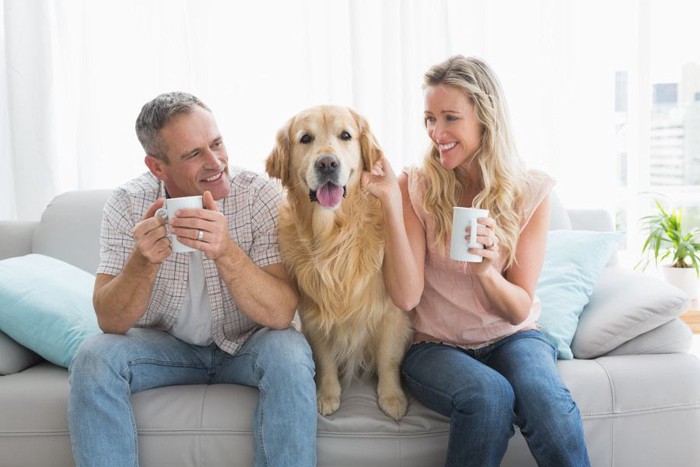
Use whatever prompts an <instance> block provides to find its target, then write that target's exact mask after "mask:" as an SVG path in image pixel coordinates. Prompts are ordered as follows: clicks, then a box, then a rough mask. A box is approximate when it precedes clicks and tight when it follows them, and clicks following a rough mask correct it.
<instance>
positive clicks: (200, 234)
mask: <svg viewBox="0 0 700 467" xmlns="http://www.w3.org/2000/svg"><path fill="white" fill-rule="evenodd" d="M202 239H204V231H203V230H198V231H197V241H200V242H201V241H202Z"/></svg>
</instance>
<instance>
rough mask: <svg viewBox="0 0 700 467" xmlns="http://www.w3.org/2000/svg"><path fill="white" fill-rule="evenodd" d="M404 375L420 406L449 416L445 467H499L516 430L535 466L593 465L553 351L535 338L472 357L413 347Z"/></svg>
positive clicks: (522, 336) (504, 342)
mask: <svg viewBox="0 0 700 467" xmlns="http://www.w3.org/2000/svg"><path fill="white" fill-rule="evenodd" d="M402 371H403V375H404V378H405V380H406V383H407V385H408V389H409V390H410V391H411V392H412V393H413V395H414V396H415V397H416V398H417V399H418V400H419V401H420V402H421V403H423V405H425V406H426V407H428V408H430V409H432V410H435V411H436V412H439V413H441V414H443V415H445V416H447V417H450V438H449V442H448V446H447V457H446V461H445V465H447V466H460V467H465V466H478V467H485V466H498V465H500V463H501V460H502V459H503V456H504V455H505V452H506V448H507V447H508V440H509V439H510V438H511V437H512V436H513V433H514V430H513V425H514V424H515V425H517V426H518V427H520V431H521V432H522V434H523V436H524V437H525V439H526V441H527V443H528V446H529V448H530V451H531V452H532V455H533V456H534V458H535V460H536V461H537V464H538V465H540V466H557V467H565V466H572V467H574V466H575V467H585V466H588V465H590V462H589V460H588V453H587V451H586V444H585V440H584V437H583V427H582V423H581V416H580V414H579V410H578V407H577V406H576V403H575V402H574V401H573V399H572V398H571V394H570V393H569V390H568V389H567V388H566V386H564V384H563V383H562V382H561V379H560V378H559V373H558V372H557V366H556V351H555V350H554V347H553V346H552V345H551V344H550V343H549V342H548V341H547V340H546V338H545V337H544V335H543V334H542V333H541V332H540V331H536V330H530V331H522V332H519V333H516V334H514V335H512V336H508V337H506V338H504V339H501V340H500V341H498V342H496V343H494V344H491V345H489V346H487V347H483V348H480V349H477V350H463V349H458V348H455V347H452V346H447V345H442V344H435V343H419V344H415V345H413V346H412V347H411V348H410V349H409V351H408V353H407V354H406V357H405V359H404V362H403V366H402Z"/></svg>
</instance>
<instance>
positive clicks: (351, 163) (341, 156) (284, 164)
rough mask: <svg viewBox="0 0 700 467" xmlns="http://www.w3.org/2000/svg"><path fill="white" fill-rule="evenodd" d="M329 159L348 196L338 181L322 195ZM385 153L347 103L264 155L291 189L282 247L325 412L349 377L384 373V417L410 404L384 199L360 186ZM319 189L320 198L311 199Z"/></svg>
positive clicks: (315, 116) (290, 131)
mask: <svg viewBox="0 0 700 467" xmlns="http://www.w3.org/2000/svg"><path fill="white" fill-rule="evenodd" d="M329 157H331V158H332V160H333V161H334V163H335V165H333V170H334V171H337V173H336V172H334V173H333V176H334V177H335V178H334V181H336V182H337V183H336V184H337V185H340V184H343V186H344V190H345V196H344V198H341V197H340V193H341V192H340V191H339V190H340V188H338V187H336V186H335V185H333V187H334V190H335V191H334V193H335V197H334V198H332V199H331V200H330V201H329V200H328V198H327V197H326V198H322V196H321V194H320V192H321V190H323V188H320V186H321V183H322V182H323V181H324V180H320V179H319V177H321V175H319V173H320V172H321V171H322V169H323V168H324V167H326V166H324V161H326V162H327V161H328V158H329ZM381 157H382V153H381V149H380V148H379V146H378V145H377V143H376V141H375V138H374V136H373V135H372V133H371V131H370V129H369V126H368V124H367V122H366V120H365V119H364V118H362V117H361V116H359V115H358V114H357V113H355V112H354V111H352V110H351V109H348V108H345V107H335V106H320V107H314V108H311V109H307V110H305V111H303V112H301V113H299V114H297V115H296V116H294V117H293V118H291V119H290V120H289V121H288V122H287V124H286V125H285V126H284V127H283V128H282V129H280V130H279V132H278V133H277V144H276V146H275V148H274V149H273V151H272V153H271V154H270V156H269V157H268V159H267V162H266V170H267V172H268V174H269V175H270V176H271V177H275V178H279V179H280V180H281V181H282V185H283V186H284V187H285V188H286V191H287V197H286V201H285V203H284V204H283V206H282V207H281V210H280V223H279V243H280V250H281V253H282V258H283V261H284V263H285V266H286V267H287V269H288V270H289V272H290V275H291V277H292V278H293V280H294V281H295V283H296V284H297V286H298V288H299V291H300V295H301V298H300V303H299V315H300V317H301V321H302V330H303V332H304V334H305V335H306V336H307V339H308V340H309V343H310V344H311V347H312V350H313V354H314V360H315V362H316V372H317V373H316V382H317V399H318V409H319V412H321V413H322V414H324V415H327V414H330V413H333V412H335V411H336V410H337V409H338V407H339V406H340V394H341V380H342V381H343V384H346V383H347V382H349V381H351V380H352V379H354V378H358V377H361V376H366V375H371V374H376V375H377V377H378V384H377V395H378V402H379V406H380V408H381V409H382V410H383V411H384V412H385V413H386V414H387V415H389V416H391V417H393V418H394V419H396V420H398V419H400V418H401V417H402V416H403V415H404V414H405V412H406V408H407V400H406V397H405V395H404V392H403V390H402V389H401V383H400V375H399V367H400V364H401V360H402V358H403V355H404V352H405V350H406V347H407V345H408V342H409V339H410V337H411V328H410V322H409V319H408V317H407V316H406V314H405V313H404V312H402V311H401V310H399V309H398V308H397V307H396V306H394V304H393V303H392V301H391V299H390V298H389V296H388V294H387V292H386V289H385V286H384V280H383V277H382V262H383V258H384V218H383V214H382V211H381V205H380V204H379V201H378V200H377V199H376V198H375V197H374V196H372V195H371V194H369V193H368V192H367V191H366V190H364V189H362V188H361V186H360V185H361V184H360V179H361V176H362V171H363V170H369V169H370V168H371V167H372V166H373V165H374V164H375V162H377V161H378V160H379V159H380V158H381ZM324 158H325V159H324ZM319 167H321V168H319ZM336 179H337V180H336ZM317 189H318V191H319V199H321V201H323V203H322V202H320V201H318V200H316V201H312V198H310V193H311V196H312V197H313V196H316V190H317ZM336 202H337V204H335V205H333V206H326V207H324V206H323V205H322V204H324V203H325V204H334V203H336Z"/></svg>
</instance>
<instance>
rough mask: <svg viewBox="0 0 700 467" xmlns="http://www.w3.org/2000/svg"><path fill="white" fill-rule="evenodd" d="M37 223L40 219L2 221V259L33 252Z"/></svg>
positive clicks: (0, 231) (0, 222) (0, 248)
mask: <svg viewBox="0 0 700 467" xmlns="http://www.w3.org/2000/svg"><path fill="white" fill-rule="evenodd" d="M37 225H39V221H0V238H2V242H0V259H6V258H12V257H14V256H22V255H27V254H29V253H31V252H32V239H33V238H34V230H35V229H36V227H37Z"/></svg>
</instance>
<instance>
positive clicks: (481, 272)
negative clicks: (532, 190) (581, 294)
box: [470, 197, 549, 324]
mask: <svg viewBox="0 0 700 467" xmlns="http://www.w3.org/2000/svg"><path fill="white" fill-rule="evenodd" d="M548 230H549V197H547V198H545V199H544V200H543V201H542V203H540V205H539V206H538V208H537V209H536V210H535V212H534V214H533V215H532V217H531V218H530V221H529V222H528V224H527V225H526V226H525V229H524V230H523V231H522V232H521V234H520V238H519V239H518V244H517V249H516V253H515V259H516V261H515V264H513V266H512V267H510V268H509V269H508V270H507V271H506V273H505V275H501V273H500V272H499V271H498V270H496V268H494V267H493V266H492V264H493V262H492V261H493V259H496V258H497V257H498V256H497V255H498V251H497V248H496V249H495V252H494V251H489V250H488V249H487V250H485V251H484V259H485V260H484V262H483V263H472V264H471V265H475V267H474V268H473V270H475V273H476V274H477V277H478V279H479V282H480V283H481V286H482V288H483V290H484V292H485V293H486V297H487V298H488V299H489V301H490V303H491V304H492V306H493V309H494V311H495V312H496V313H497V314H498V315H500V316H501V317H503V318H504V319H505V320H506V321H508V322H509V323H511V324H519V323H521V322H523V321H524V320H525V319H526V318H527V317H528V316H529V314H530V309H531V308H532V303H533V301H534V298H535V288H536V287H537V280H538V278H539V275H540V271H541V270H542V264H543V262H544V253H545V248H546V246H547V231H548ZM479 264H481V266H476V265H479ZM471 265H470V266H471Z"/></svg>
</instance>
